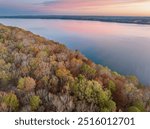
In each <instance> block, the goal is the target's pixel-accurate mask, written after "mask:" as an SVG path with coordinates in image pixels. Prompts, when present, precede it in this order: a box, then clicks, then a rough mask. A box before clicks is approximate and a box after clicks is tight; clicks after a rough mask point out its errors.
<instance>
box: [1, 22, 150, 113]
mask: <svg viewBox="0 0 150 129" xmlns="http://www.w3.org/2000/svg"><path fill="white" fill-rule="evenodd" d="M0 111H41V112H44V111H45V112H50V111H62V112H67V111H70V112H88V111H93V112H108V111H109V112H113V111H150V89H149V88H148V87H144V86H142V85H141V84H140V82H139V81H138V79H137V78H136V77H135V76H128V77H126V76H123V75H120V74H118V73H117V72H114V71H111V70H110V69H109V68H107V67H104V66H102V65H97V64H95V63H93V62H92V61H90V60H89V59H87V58H86V57H85V56H84V55H82V54H81V53H80V52H79V51H72V50H69V49H68V48H66V47H65V46H64V45H62V44H59V43H57V42H55V41H50V40H47V39H45V38H43V37H41V36H39V35H35V34H33V33H31V32H29V31H25V30H23V29H20V28H16V27H8V26H4V25H2V24H0Z"/></svg>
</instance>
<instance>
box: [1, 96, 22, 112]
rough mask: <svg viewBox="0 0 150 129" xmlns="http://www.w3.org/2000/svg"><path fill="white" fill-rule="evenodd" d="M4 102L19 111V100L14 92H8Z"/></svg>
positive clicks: (13, 109)
mask: <svg viewBox="0 0 150 129" xmlns="http://www.w3.org/2000/svg"><path fill="white" fill-rule="evenodd" d="M3 102H4V103H5V104H6V105H7V106H8V107H9V108H10V109H11V110H12V111H17V109H18V107H19V101H18V99H17V96H16V95H15V94H14V93H8V94H6V95H5V96H4V97H3Z"/></svg>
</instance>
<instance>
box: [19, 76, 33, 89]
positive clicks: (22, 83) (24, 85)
mask: <svg viewBox="0 0 150 129" xmlns="http://www.w3.org/2000/svg"><path fill="white" fill-rule="evenodd" d="M35 85H36V82H35V80H34V79H33V78H31V77H24V78H20V79H19V81H18V86H17V88H18V89H20V90H26V91H29V90H32V89H34V88H35Z"/></svg>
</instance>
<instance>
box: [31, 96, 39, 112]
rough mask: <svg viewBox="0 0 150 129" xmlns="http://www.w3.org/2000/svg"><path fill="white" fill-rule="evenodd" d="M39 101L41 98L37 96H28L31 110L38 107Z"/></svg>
mask: <svg viewBox="0 0 150 129" xmlns="http://www.w3.org/2000/svg"><path fill="white" fill-rule="evenodd" d="M40 103H41V99H40V97H39V96H32V97H31V98H30V106H31V108H32V110H33V111H34V110H37V109H38V107H39V105H40Z"/></svg>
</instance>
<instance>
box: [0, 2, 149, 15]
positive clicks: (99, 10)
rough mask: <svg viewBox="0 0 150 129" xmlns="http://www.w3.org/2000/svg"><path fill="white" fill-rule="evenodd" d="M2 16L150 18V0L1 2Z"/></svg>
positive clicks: (0, 11)
mask: <svg viewBox="0 0 150 129" xmlns="http://www.w3.org/2000/svg"><path fill="white" fill-rule="evenodd" d="M0 15H1V16H6V15H9V16H13V15H98V16H150V0H0Z"/></svg>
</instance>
